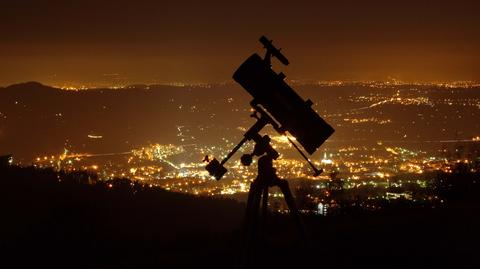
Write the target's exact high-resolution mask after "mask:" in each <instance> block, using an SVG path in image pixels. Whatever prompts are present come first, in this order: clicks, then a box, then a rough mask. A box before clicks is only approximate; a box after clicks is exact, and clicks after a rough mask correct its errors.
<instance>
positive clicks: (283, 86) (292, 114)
mask: <svg viewBox="0 0 480 269" xmlns="http://www.w3.org/2000/svg"><path fill="white" fill-rule="evenodd" d="M259 41H260V43H262V45H263V46H264V48H265V49H266V54H265V56H264V58H262V57H261V56H260V55H258V54H256V53H255V54H253V55H252V56H250V57H249V58H248V59H247V60H246V61H245V62H244V63H243V64H242V65H240V67H239V68H238V69H237V70H236V71H235V73H234V74H233V79H234V80H235V81H236V82H237V83H239V84H240V85H241V86H242V87H243V88H244V89H245V90H246V91H247V92H248V93H249V94H250V95H251V96H252V97H253V100H252V101H251V102H250V105H251V106H252V108H253V109H254V111H255V112H254V114H253V115H252V116H253V117H255V118H257V122H256V123H255V124H254V125H253V126H252V127H251V128H250V129H249V130H248V131H247V132H246V133H245V135H244V138H243V139H242V141H240V143H239V144H238V145H237V146H236V147H235V148H234V149H233V150H232V151H231V152H230V153H229V154H228V155H227V157H225V158H224V159H223V160H222V161H221V162H219V161H218V160H216V159H213V160H212V161H210V162H209V163H208V164H207V165H206V170H207V171H208V172H209V174H210V175H212V176H214V177H215V178H216V179H217V180H220V179H221V178H222V177H223V175H224V174H225V173H226V172H227V169H226V168H225V167H224V164H225V163H226V162H227V161H228V160H229V159H230V158H231V157H232V156H233V154H235V152H236V151H237V150H238V149H239V148H240V147H241V146H242V145H243V144H244V143H245V142H246V141H248V140H253V141H255V142H256V143H257V144H259V143H261V142H262V140H261V139H262V136H260V135H259V134H258V133H259V131H260V130H261V129H262V128H263V127H265V126H266V125H267V124H269V125H272V126H273V128H274V129H275V130H276V131H277V132H278V133H279V134H281V135H287V133H288V134H290V135H291V136H293V137H295V138H296V141H298V143H300V145H301V146H302V147H303V149H304V150H305V151H307V153H308V154H310V155H311V154H313V153H315V151H316V150H317V149H318V148H319V147H320V146H321V145H322V144H323V143H324V142H325V141H326V140H327V139H328V138H329V137H330V136H331V135H332V134H333V132H334V129H333V128H332V127H331V126H330V125H329V124H328V123H327V122H325V120H323V119H322V118H321V117H320V116H319V115H318V114H317V113H316V112H315V111H314V110H313V108H312V105H313V102H312V101H311V100H310V99H308V100H306V101H305V100H304V99H303V98H302V97H300V96H299V95H298V94H297V93H296V92H295V90H293V89H292V88H291V87H290V86H289V85H288V84H287V83H286V82H285V77H286V76H285V75H284V74H283V73H281V72H280V73H276V72H275V71H274V70H273V69H272V67H271V59H272V57H274V58H276V59H278V60H279V61H280V62H281V63H282V64H284V65H288V64H289V61H288V59H287V58H286V57H285V56H284V55H283V54H282V53H281V52H280V49H277V48H276V47H275V46H274V45H273V44H272V41H271V40H269V39H267V38H266V37H265V36H262V37H261V38H260V40H259ZM287 138H288V136H287ZM288 139H289V141H290V143H292V145H293V146H294V147H295V149H297V150H298V151H299V153H300V154H301V156H302V157H303V158H304V159H305V160H306V161H307V162H308V163H309V165H310V166H311V167H312V169H313V170H314V176H318V175H319V174H320V173H321V172H322V170H321V169H318V168H316V167H315V166H314V165H313V163H312V162H311V161H310V160H309V159H308V157H307V156H306V155H305V153H303V151H302V150H301V149H300V148H299V147H298V146H297V145H296V144H295V143H294V141H293V140H292V139H290V138H288ZM257 156H260V155H258V154H257ZM207 159H208V158H207ZM242 163H243V164H244V165H249V157H245V156H244V157H242Z"/></svg>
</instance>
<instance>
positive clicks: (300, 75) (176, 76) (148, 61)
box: [0, 0, 480, 86]
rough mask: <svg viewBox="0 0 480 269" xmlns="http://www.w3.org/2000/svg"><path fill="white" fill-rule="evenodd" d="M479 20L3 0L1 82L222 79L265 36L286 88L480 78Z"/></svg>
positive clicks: (468, 15)
mask: <svg viewBox="0 0 480 269" xmlns="http://www.w3.org/2000/svg"><path fill="white" fill-rule="evenodd" d="M479 14H480V1H475V0H471V1H354V0H351V1H288V2H287V1H258V0H257V1H251V0H244V1H231V2H229V1H180V0H176V1H153V0H152V1H145V0H136V1H133V0H132V1H126V0H118V1H93V0H83V1H41V0H38V1H26V0H18V1H13V0H11V1H2V2H0V85H3V86H5V85H9V84H12V83H17V82H23V81H31V80H36V81H40V82H43V83H46V84H52V85H58V84H82V83H85V84H90V85H95V84H100V83H106V84H116V83H118V84H132V83H147V84H150V83H169V82H186V83H198V82H203V83H212V82H224V81H229V80H231V75H232V73H233V72H234V71H235V69H236V68H237V67H238V66H239V65H240V64H241V63H242V62H243V60H244V59H245V58H246V57H248V56H249V55H250V54H251V53H253V52H261V45H260V43H259V42H258V38H259V37H260V36H261V35H266V36H268V37H269V38H270V39H273V40H274V44H276V45H277V46H278V47H282V48H283V52H284V53H285V55H286V56H287V57H288V58H289V60H290V62H291V65H290V66H289V67H288V68H283V67H282V71H284V72H285V73H286V74H287V77H288V78H290V79H300V80H385V79H388V78H389V77H393V78H398V79H402V80H405V81H453V80H480V72H479V71H478V70H480V54H479V51H480V16H479ZM276 68H277V69H279V66H278V65H277V66H276Z"/></svg>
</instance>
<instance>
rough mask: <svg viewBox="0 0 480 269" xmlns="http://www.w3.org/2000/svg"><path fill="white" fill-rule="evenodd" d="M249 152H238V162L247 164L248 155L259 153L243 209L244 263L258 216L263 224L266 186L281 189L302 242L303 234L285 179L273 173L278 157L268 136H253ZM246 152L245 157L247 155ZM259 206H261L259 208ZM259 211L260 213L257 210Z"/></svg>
mask: <svg viewBox="0 0 480 269" xmlns="http://www.w3.org/2000/svg"><path fill="white" fill-rule="evenodd" d="M256 142H257V143H256V144H255V148H254V151H253V153H252V154H246V155H244V156H242V163H244V164H245V165H248V162H247V163H245V161H246V160H247V161H248V160H251V156H252V155H256V156H261V157H260V158H259V159H258V175H257V177H256V178H255V180H254V181H253V182H252V183H251V184H250V191H249V192H248V200H247V209H246V223H245V224H246V227H245V228H246V233H247V234H246V242H245V243H246V245H245V248H246V253H245V254H246V259H247V263H248V262H249V261H251V259H252V255H253V251H254V244H255V242H256V241H257V237H258V234H259V221H260V219H261V218H262V224H263V226H265V219H266V216H267V212H268V195H269V192H268V189H269V188H270V187H279V188H280V190H281V191H282V193H283V196H284V198H285V201H286V203H287V205H288V208H289V210H290V214H291V216H292V218H293V220H294V221H295V224H296V226H297V229H298V231H299V234H300V237H301V239H302V241H303V242H304V243H306V241H307V236H306V232H305V228H304V225H303V222H302V220H301V218H300V214H299V212H298V208H297V206H296V204H295V200H294V198H293V195H292V192H291V191H290V187H289V184H288V181H287V180H285V179H281V178H279V177H278V176H277V174H276V169H275V168H274V167H273V163H272V162H273V160H274V159H276V158H277V157H278V153H277V152H276V151H275V149H273V148H272V146H271V145H270V138H269V137H268V136H267V135H265V136H264V137H262V139H261V140H257V141H256ZM247 156H248V157H247ZM260 207H261V208H260ZM260 212H261V214H259V213H260Z"/></svg>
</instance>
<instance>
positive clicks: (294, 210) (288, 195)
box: [276, 179, 307, 244]
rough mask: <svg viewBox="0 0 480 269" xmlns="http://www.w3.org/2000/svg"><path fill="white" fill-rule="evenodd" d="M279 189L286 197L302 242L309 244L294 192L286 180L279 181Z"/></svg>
mask: <svg viewBox="0 0 480 269" xmlns="http://www.w3.org/2000/svg"><path fill="white" fill-rule="evenodd" d="M276 183H277V185H278V187H280V190H281V191H282V193H283V196H284V197H285V201H286V202H287V205H288V209H289V210H290V214H291V215H292V217H293V219H294V221H295V223H296V225H297V228H298V231H299V233H300V236H301V237H302V241H303V243H304V244H307V234H306V231H305V226H304V225H303V222H302V219H301V218H300V213H299V212H298V208H297V205H296V203H295V200H294V199H293V195H292V192H291V191H290V187H289V186H288V181H286V180H284V179H278V181H277V182H276Z"/></svg>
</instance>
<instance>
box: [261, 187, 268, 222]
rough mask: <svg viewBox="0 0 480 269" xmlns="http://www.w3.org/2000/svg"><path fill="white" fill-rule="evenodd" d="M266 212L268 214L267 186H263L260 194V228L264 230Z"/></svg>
mask: <svg viewBox="0 0 480 269" xmlns="http://www.w3.org/2000/svg"><path fill="white" fill-rule="evenodd" d="M267 214H268V186H265V187H264V188H263V196H262V230H263V231H265V225H266V222H267Z"/></svg>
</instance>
